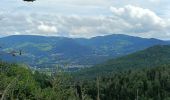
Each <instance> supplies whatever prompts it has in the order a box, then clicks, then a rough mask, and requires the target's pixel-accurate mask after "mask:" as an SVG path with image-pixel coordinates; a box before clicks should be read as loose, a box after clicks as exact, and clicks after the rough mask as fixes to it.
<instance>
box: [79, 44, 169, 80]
mask: <svg viewBox="0 0 170 100" xmlns="http://www.w3.org/2000/svg"><path fill="white" fill-rule="evenodd" d="M166 64H170V46H169V45H157V46H153V47H150V48H147V49H145V50H142V51H138V52H136V53H133V54H129V55H127V56H123V57H119V58H116V59H112V60H109V61H107V62H105V63H103V64H98V65H96V66H94V67H91V68H87V69H84V70H81V71H79V72H78V73H76V76H80V78H82V77H88V78H89V77H95V76H97V75H108V73H111V72H118V71H122V70H130V69H141V68H150V67H155V66H162V65H166ZM81 76H82V77H81Z"/></svg>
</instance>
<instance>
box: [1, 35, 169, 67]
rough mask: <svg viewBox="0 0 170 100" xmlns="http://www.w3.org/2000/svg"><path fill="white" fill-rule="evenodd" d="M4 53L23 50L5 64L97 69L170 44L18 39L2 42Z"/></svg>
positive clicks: (122, 38)
mask: <svg viewBox="0 0 170 100" xmlns="http://www.w3.org/2000/svg"><path fill="white" fill-rule="evenodd" d="M0 44H1V45H2V50H1V51H3V52H11V51H13V50H22V51H23V55H22V56H16V57H12V56H11V55H9V54H3V53H2V56H1V59H3V60H6V61H13V62H21V63H27V64H30V65H37V66H52V65H54V64H65V63H67V64H73V65H76V64H78V65H94V64H98V63H102V62H104V61H106V60H108V59H111V58H115V57H120V56H123V55H127V54H129V53H133V52H136V51H139V50H143V49H145V48H148V47H150V46H154V45H162V44H168V42H167V41H162V40H158V39H153V38H151V39H146V38H140V37H133V36H127V35H121V34H114V35H108V36H98V37H94V38H90V39H85V38H66V37H43V36H32V35H16V36H9V37H4V38H0Z"/></svg>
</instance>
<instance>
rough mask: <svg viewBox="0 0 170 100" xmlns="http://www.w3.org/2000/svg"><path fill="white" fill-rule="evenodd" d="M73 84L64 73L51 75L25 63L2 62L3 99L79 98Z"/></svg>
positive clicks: (1, 88)
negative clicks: (31, 67) (37, 70)
mask: <svg viewBox="0 0 170 100" xmlns="http://www.w3.org/2000/svg"><path fill="white" fill-rule="evenodd" d="M71 85H72V84H71V81H70V78H69V77H67V76H65V75H64V74H62V73H58V74H57V75H56V76H55V77H50V76H46V75H45V74H41V73H39V72H31V70H29V69H28V68H27V67H26V66H24V65H17V64H9V63H4V62H0V97H1V100H78V96H77V94H76V88H74V86H71ZM73 85H74V84H73Z"/></svg>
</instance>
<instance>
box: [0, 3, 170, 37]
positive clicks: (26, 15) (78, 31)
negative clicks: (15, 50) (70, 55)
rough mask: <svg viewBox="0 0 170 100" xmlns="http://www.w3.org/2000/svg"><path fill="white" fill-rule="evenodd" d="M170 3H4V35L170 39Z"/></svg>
mask: <svg viewBox="0 0 170 100" xmlns="http://www.w3.org/2000/svg"><path fill="white" fill-rule="evenodd" d="M169 5H170V1H169V0H37V1H36V2H33V3H27V2H23V1H22V0H1V2H0V30H1V32H0V35H1V36H8V35H44V36H66V37H85V38H90V37H94V36H102V35H109V34H127V35H133V36H139V37H145V38H159V39H170V24H169V22H170V19H169V17H170V7H169Z"/></svg>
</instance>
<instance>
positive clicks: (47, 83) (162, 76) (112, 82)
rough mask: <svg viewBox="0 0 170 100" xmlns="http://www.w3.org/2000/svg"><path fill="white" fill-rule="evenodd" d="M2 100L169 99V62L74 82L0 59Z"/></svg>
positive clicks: (64, 77) (63, 76) (66, 77)
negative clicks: (153, 66)
mask: <svg viewBox="0 0 170 100" xmlns="http://www.w3.org/2000/svg"><path fill="white" fill-rule="evenodd" d="M0 71H1V73H0V79H1V81H0V95H1V100H15V99H17V100H18V99H19V100H25V99H29V100H30V99H31V100H169V99H170V98H169V97H170V86H169V84H170V65H164V66H158V67H155V68H144V69H142V70H128V71H122V72H117V73H113V74H111V75H110V76H109V77H102V76H98V77H96V78H95V79H89V80H79V81H74V80H73V79H72V78H71V77H70V76H69V75H66V74H64V73H62V72H60V73H57V74H55V75H52V76H47V75H45V74H42V73H39V72H37V71H35V72H32V71H31V70H29V68H28V67H27V66H25V65H18V64H9V63H5V62H0Z"/></svg>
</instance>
